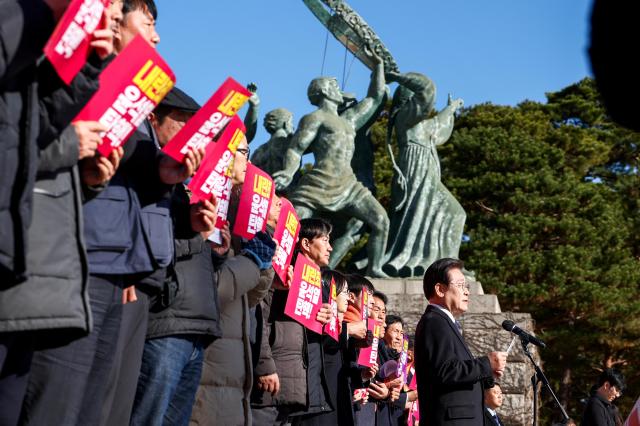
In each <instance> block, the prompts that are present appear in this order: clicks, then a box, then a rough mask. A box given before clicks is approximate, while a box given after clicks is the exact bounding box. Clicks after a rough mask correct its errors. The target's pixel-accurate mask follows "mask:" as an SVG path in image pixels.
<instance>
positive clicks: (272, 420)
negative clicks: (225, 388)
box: [251, 218, 333, 425]
mask: <svg viewBox="0 0 640 426" xmlns="http://www.w3.org/2000/svg"><path fill="white" fill-rule="evenodd" d="M332 229H333V228H332V226H331V224H330V223H328V222H326V221H325V220H323V219H318V218H308V219H303V220H301V221H300V232H299V234H298V244H297V245H296V250H295V255H294V259H293V260H292V262H291V263H292V265H294V264H295V258H296V256H304V257H306V258H307V259H308V260H310V261H311V262H313V263H315V264H316V265H317V266H318V267H320V268H323V267H326V266H327V265H328V264H329V257H330V255H331V250H332V247H331V243H330V239H331V231H332ZM290 268H291V271H292V270H293V269H292V268H293V267H292V266H291V267H290ZM276 283H278V284H280V285H277V284H276ZM276 286H277V287H278V289H276ZM288 295H289V289H288V288H286V287H283V286H282V284H281V283H279V281H278V278H276V279H275V282H274V284H273V285H272V287H271V290H270V291H269V294H268V295H267V296H266V297H265V298H264V300H263V303H262V305H261V311H262V315H263V316H264V318H265V321H264V324H263V330H262V331H263V334H262V341H263V342H269V348H268V349H267V348H262V349H261V354H260V357H259V358H260V361H259V365H258V366H257V368H256V370H257V371H259V373H258V374H260V375H259V377H257V378H256V389H255V390H254V392H253V394H252V397H251V413H252V416H253V420H254V423H255V424H260V425H286V424H287V423H290V422H296V424H301V425H305V424H315V422H316V421H317V420H318V419H317V417H318V415H319V414H320V413H324V412H327V411H329V410H331V409H332V407H331V405H330V404H329V396H328V395H327V393H326V389H327V385H326V377H325V372H324V364H323V357H324V354H323V348H322V344H321V338H322V336H321V335H319V334H317V333H314V332H312V331H310V330H307V329H306V328H305V327H303V326H302V324H300V323H298V322H296V321H295V320H293V319H292V318H290V317H289V316H287V315H285V313H284V309H285V306H286V303H287V297H288ZM330 315H331V309H330V306H329V305H328V304H326V303H323V305H322V308H321V309H320V311H319V312H318V314H317V316H316V319H317V320H318V321H320V322H322V323H324V324H326V323H327V322H328V321H329V318H330ZM269 351H270V356H268V355H269ZM274 369H275V371H273V370H274ZM276 383H277V385H276Z"/></svg>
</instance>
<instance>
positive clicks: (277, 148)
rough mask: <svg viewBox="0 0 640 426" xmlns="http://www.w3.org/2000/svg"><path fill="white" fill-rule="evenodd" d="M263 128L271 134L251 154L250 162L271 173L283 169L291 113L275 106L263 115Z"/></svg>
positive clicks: (287, 145)
mask: <svg viewBox="0 0 640 426" xmlns="http://www.w3.org/2000/svg"><path fill="white" fill-rule="evenodd" d="M264 128H265V129H266V130H267V132H268V133H269V134H270V135H271V137H270V138H269V140H268V141H267V142H265V143H264V144H262V145H260V147H258V149H257V150H256V151H255V153H254V154H253V155H252V156H251V163H253V164H254V165H255V166H257V167H259V168H260V169H262V170H264V171H265V172H267V173H269V174H270V175H273V174H274V173H275V172H279V171H280V170H282V169H284V153H285V152H286V151H287V149H288V148H289V142H290V141H291V137H292V135H293V114H292V113H291V112H290V111H288V110H286V109H284V108H276V109H274V110H273V111H269V112H268V113H267V114H266V115H265V116H264Z"/></svg>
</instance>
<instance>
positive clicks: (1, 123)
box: [0, 0, 54, 316]
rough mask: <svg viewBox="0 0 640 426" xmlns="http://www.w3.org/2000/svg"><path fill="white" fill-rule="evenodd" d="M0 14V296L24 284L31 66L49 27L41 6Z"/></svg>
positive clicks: (33, 133) (17, 4) (9, 8)
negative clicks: (6, 290)
mask: <svg viewBox="0 0 640 426" xmlns="http://www.w3.org/2000/svg"><path fill="white" fill-rule="evenodd" d="M0 11H1V12H0V291H4V290H5V289H6V288H8V287H11V286H13V285H14V284H15V283H17V282H21V281H24V280H25V279H26V269H27V268H26V266H27V265H26V255H27V229H28V227H29V224H30V222H31V211H32V197H33V184H34V181H35V176H36V171H37V147H36V137H37V135H38V130H39V129H38V127H39V123H38V122H39V118H38V100H37V73H36V67H35V62H36V59H37V58H38V56H40V55H41V54H42V48H43V46H44V44H45V42H46V41H47V39H48V38H49V35H50V34H51V32H52V31H53V26H54V21H53V15H52V13H51V10H50V9H49V8H48V7H47V6H46V5H45V4H44V2H43V1H40V0H29V1H24V0H23V1H17V0H1V1H0ZM0 297H2V295H1V294H0ZM3 316H5V315H4V311H3Z"/></svg>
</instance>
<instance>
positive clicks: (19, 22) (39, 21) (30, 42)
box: [0, 0, 55, 84]
mask: <svg viewBox="0 0 640 426" xmlns="http://www.w3.org/2000/svg"><path fill="white" fill-rule="evenodd" d="M0 11H2V12H1V13H0V84H2V83H4V82H5V81H8V80H10V79H12V78H14V77H16V76H17V75H18V74H19V73H20V72H21V71H23V70H24V69H25V68H27V67H29V66H31V65H34V64H35V62H36V60H37V59H38V57H40V56H41V55H42V49H43V48H44V45H45V43H46V42H47V40H48V39H49V36H50V35H51V33H52V32H53V28H54V25H55V22H54V20H53V13H52V12H51V9H49V7H48V6H47V5H46V4H45V3H44V2H43V1H42V0H0Z"/></svg>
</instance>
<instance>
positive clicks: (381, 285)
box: [371, 278, 539, 426]
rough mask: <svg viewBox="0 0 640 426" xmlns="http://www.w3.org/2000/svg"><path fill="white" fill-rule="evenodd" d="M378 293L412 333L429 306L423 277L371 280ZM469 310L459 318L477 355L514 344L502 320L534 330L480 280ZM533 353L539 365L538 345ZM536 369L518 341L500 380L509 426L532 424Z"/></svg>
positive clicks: (473, 283)
mask: <svg viewBox="0 0 640 426" xmlns="http://www.w3.org/2000/svg"><path fill="white" fill-rule="evenodd" d="M371 282H373V285H374V286H375V288H376V290H379V291H382V292H383V293H385V294H386V295H387V296H388V297H389V305H388V307H387V312H388V313H391V314H396V315H400V316H401V317H402V319H404V320H405V322H406V323H407V328H408V331H409V333H411V334H413V333H414V332H415V327H416V325H417V324H418V321H419V320H420V317H421V316H422V314H423V313H424V310H425V309H426V307H427V305H428V303H427V300H426V298H425V297H424V292H423V290H422V279H420V278H394V279H377V278H373V279H371ZM467 282H468V283H469V287H470V293H471V297H470V302H469V310H468V311H467V312H466V313H465V314H464V315H463V316H462V317H461V318H460V322H461V323H462V329H463V333H464V338H465V340H466V342H467V344H468V345H469V348H470V349H471V351H472V352H473V353H474V354H475V355H476V356H481V355H484V354H486V353H488V352H491V351H505V350H506V349H507V347H508V346H509V343H511V339H512V338H513V336H514V335H513V334H511V333H508V332H507V331H505V330H504V329H503V328H502V321H504V320H505V319H510V320H512V321H514V322H515V323H517V324H518V326H519V327H520V328H522V329H525V330H531V329H533V319H532V318H531V315H530V314H527V313H515V312H502V310H501V309H500V303H499V302H498V297H497V296H496V295H495V294H485V293H484V291H483V289H482V285H481V284H480V283H479V282H477V281H469V280H467ZM530 350H531V352H532V353H533V354H534V356H535V357H536V358H537V359H536V362H539V354H538V351H537V348H536V347H535V346H530ZM533 374H534V370H533V368H532V367H531V365H530V364H529V362H528V360H527V358H526V357H525V355H524V353H523V352H522V347H521V346H520V342H519V341H516V343H515V344H514V346H513V348H512V349H511V352H510V353H509V358H508V362H507V368H506V371H505V375H504V376H503V377H502V379H500V384H501V386H502V392H503V394H504V400H503V403H502V407H501V408H500V409H499V410H498V413H499V414H500V417H501V418H502V419H503V422H504V424H505V425H506V426H520V425H527V424H531V422H532V416H531V414H532V412H531V410H532V406H533V391H532V389H531V376H532V375H533Z"/></svg>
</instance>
